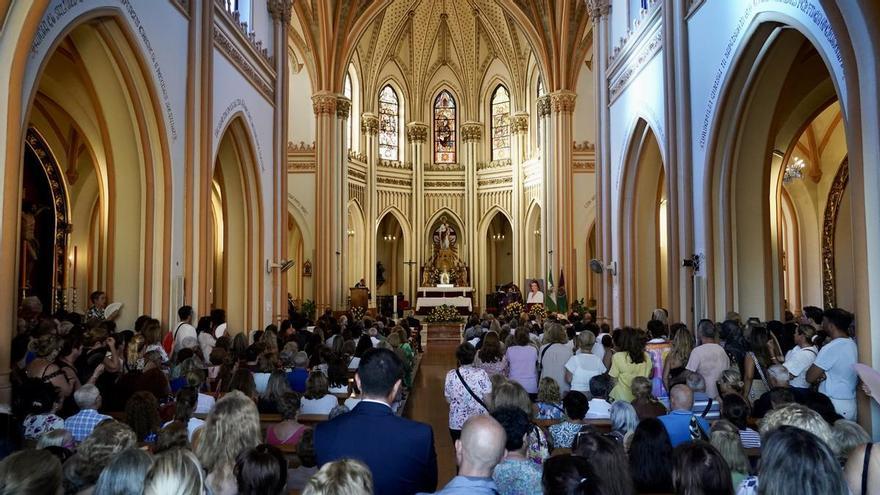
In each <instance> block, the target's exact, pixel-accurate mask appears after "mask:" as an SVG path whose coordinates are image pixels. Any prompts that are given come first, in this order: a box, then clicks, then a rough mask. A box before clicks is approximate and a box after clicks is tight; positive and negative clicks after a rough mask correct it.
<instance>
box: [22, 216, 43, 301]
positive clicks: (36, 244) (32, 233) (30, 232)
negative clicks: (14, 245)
mask: <svg viewBox="0 0 880 495" xmlns="http://www.w3.org/2000/svg"><path fill="white" fill-rule="evenodd" d="M48 209H49V207H48V206H44V207H42V208H39V207H37V205H35V204H32V203H30V202H27V201H25V202H24V203H22V205H21V243H22V250H23V253H22V255H23V258H24V263H25V280H23V282H24V285H25V286H26V288H30V286H31V283H30V282H31V279H32V276H33V275H32V274H33V268H34V264H35V263H36V262H37V259H38V258H39V257H40V241H39V240H38V239H37V219H38V217H39V216H40V214H41V213H43V212H44V211H46V210H48Z"/></svg>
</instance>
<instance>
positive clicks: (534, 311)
mask: <svg viewBox="0 0 880 495" xmlns="http://www.w3.org/2000/svg"><path fill="white" fill-rule="evenodd" d="M529 316H531V317H532V318H534V319H536V320H543V319H545V318H547V310H546V309H545V308H544V305H543V304H532V307H531V308H529Z"/></svg>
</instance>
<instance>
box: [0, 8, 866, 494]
mask: <svg viewBox="0 0 880 495" xmlns="http://www.w3.org/2000/svg"><path fill="white" fill-rule="evenodd" d="M878 26H880V4H878V3H877V2H875V1H873V0H847V1H835V0H797V1H794V0H33V1H31V0H28V1H23V0H7V1H0V67H2V69H3V70H2V72H0V73H2V74H4V76H3V77H0V93H2V94H4V95H5V98H4V102H5V103H4V105H3V106H2V107H3V108H5V111H3V112H0V154H2V156H3V157H4V163H5V165H4V168H3V169H4V170H3V175H2V180H3V185H2V187H0V208H2V211H0V222H2V228H0V246H2V253H3V257H4V259H6V262H5V263H3V264H2V265H0V314H6V315H7V316H6V317H7V323H6V324H4V325H0V349H3V351H2V352H0V403H7V404H8V403H14V402H15V401H14V396H15V387H16V367H17V366H19V365H18V364H17V363H18V360H21V359H24V354H21V355H15V349H16V348H17V347H16V345H17V344H16V342H20V341H21V336H22V335H30V336H31V339H32V341H31V342H30V344H28V342H27V340H25V343H24V346H25V347H26V348H27V349H28V350H30V352H34V351H33V348H34V342H35V341H37V340H39V337H38V334H39V332H38V330H37V329H38V328H42V327H41V325H44V324H43V323H41V322H44V321H46V319H47V318H48V317H50V316H51V317H52V318H55V319H54V320H53V321H55V325H56V326H58V328H59V329H60V328H64V329H65V330H63V331H62V330H53V332H56V333H59V334H60V333H63V332H66V331H69V329H70V328H71V327H73V326H74V325H79V324H80V323H70V324H69V325H66V323H67V322H66V321H65V318H66V316H65V315H73V314H75V315H83V316H82V319H81V320H78V321H81V322H82V325H83V326H84V327H85V328H86V329H88V328H89V326H88V324H87V323H86V321H87V320H89V319H91V318H92V317H93V313H92V312H93V311H95V308H96V306H97V307H98V309H99V310H100V315H101V319H102V320H103V319H104V315H105V310H106V309H107V308H110V307H112V308H113V321H114V328H116V329H117V330H118V331H122V330H131V329H136V327H137V326H138V325H141V324H142V323H143V321H144V320H142V319H141V318H143V317H142V315H147V316H149V317H150V318H152V319H155V321H157V322H158V325H159V327H160V328H161V331H162V334H161V335H165V336H167V335H169V334H170V335H172V337H171V338H172V339H176V335H175V334H174V331H175V330H176V329H178V328H180V322H181V321H182V320H181V318H183V316H179V315H180V314H181V313H179V311H178V310H179V308H181V307H184V306H186V307H189V308H190V311H191V312H192V313H194V316H195V318H194V319H193V321H191V324H192V326H193V327H194V328H195V326H196V323H195V322H196V321H198V320H199V316H201V315H211V318H213V317H214V316H215V315H216V314H219V313H218V311H219V310H224V311H225V315H224V316H223V321H222V325H223V329H224V332H225V335H227V336H228V337H229V339H233V338H234V337H235V336H236V335H244V337H242V338H243V339H244V340H247V339H248V338H250V339H251V341H250V342H247V343H248V345H250V344H251V343H253V338H254V337H253V332H254V331H257V330H259V331H262V330H263V329H266V328H267V327H268V326H274V327H273V328H275V331H278V327H279V326H282V327H283V326H284V325H283V322H285V321H286V322H288V323H287V326H288V327H290V325H291V324H290V321H291V319H292V318H293V317H292V316H291V315H293V314H296V315H300V316H302V318H304V320H303V321H306V320H308V321H309V323H310V325H309V326H308V328H309V329H312V328H313V326H314V325H315V322H316V321H317V320H318V319H319V318H324V317H327V318H331V319H332V318H338V317H340V316H341V315H345V317H346V318H347V319H348V320H353V319H358V320H360V319H361V318H367V319H373V320H374V321H375V320H377V319H382V318H390V319H396V318H402V319H405V320H409V321H411V322H412V323H410V325H412V326H418V327H419V328H422V330H421V334H420V335H419V337H417V339H418V342H412V343H411V345H412V346H414V347H418V348H419V349H420V350H423V351H424V354H423V355H422V358H421V364H420V366H419V367H418V374H415V373H414V377H413V379H412V384H411V385H410V387H411V389H410V390H409V391H408V397H409V399H408V400H407V401H406V402H407V403H406V405H405V407H403V406H402V409H401V411H405V412H404V413H403V414H404V415H405V416H407V417H410V418H411V419H414V420H418V421H425V422H428V423H429V424H431V425H432V426H433V428H434V434H435V438H436V440H435V441H436V447H437V451H438V454H437V456H438V461H437V462H438V463H439V465H440V484H439V485H438V487H437V488H440V487H442V486H443V484H444V483H445V482H447V481H449V480H450V479H451V478H453V477H454V476H455V473H456V457H455V453H454V449H455V448H456V447H455V444H454V443H453V442H452V441H451V440H450V439H449V438H447V435H446V429H447V425H446V421H447V409H446V408H447V407H448V406H447V400H448V396H447V397H446V398H444V395H443V387H444V382H443V379H444V377H445V376H446V372H447V371H448V370H449V369H454V368H455V367H456V355H455V345H457V344H458V343H460V342H461V340H462V336H463V334H462V333H461V329H460V328H458V327H457V326H455V327H454V330H453V332H452V333H453V335H452V337H451V344H452V345H450V337H449V335H441V336H440V337H436V340H432V339H434V338H435V337H433V336H432V335H433V334H431V332H432V330H431V328H432V324H435V323H436V322H441V323H443V322H446V323H448V322H450V321H454V320H455V321H457V320H456V317H460V318H462V320H461V321H462V328H464V321H465V319H467V318H468V316H470V315H476V317H477V318H482V319H484V320H485V318H486V315H494V316H498V315H502V314H505V315H507V314H516V316H517V317H518V316H519V313H518V312H517V310H519V311H522V314H523V315H528V316H530V317H531V318H532V321H534V315H535V313H534V312H533V311H532V309H530V308H534V307H535V306H536V305H537V306H539V307H541V310H540V314H539V317H538V318H539V322H540V321H541V320H543V319H548V321H549V318H551V316H550V313H557V312H558V313H559V318H563V317H564V316H563V315H568V318H570V317H571V315H572V314H574V315H575V316H576V317H577V318H578V320H580V319H581V318H583V316H584V315H585V314H586V315H589V318H590V319H591V321H592V322H594V323H595V324H596V325H601V324H606V325H608V327H609V328H612V329H617V328H636V329H638V328H645V325H646V323H647V322H648V321H649V320H654V319H656V314H657V313H656V312H657V310H658V308H662V310H663V312H664V313H665V316H664V318H663V321H664V322H666V321H667V319H668V322H669V323H670V324H671V323H673V322H676V323H681V324H683V325H685V326H686V327H687V328H689V329H691V331H692V332H696V329H697V328H698V326H699V325H700V324H701V321H704V320H710V322H718V324H719V325H720V324H721V323H722V322H724V321H725V320H729V319H731V318H730V315H731V314H736V315H737V319H738V318H739V317H740V316H741V318H742V321H743V322H745V321H746V320H749V321H751V319H755V321H756V322H773V321H775V322H783V323H789V322H795V321H798V320H799V319H801V318H803V317H805V311H804V308H808V307H810V308H819V309H825V310H828V309H832V308H842V309H845V310H846V311H848V312H849V313H850V314H851V317H852V319H853V321H854V323H853V324H852V328H851V329H850V336H851V337H852V338H853V339H854V341H855V343H856V345H857V359H858V362H859V363H862V364H864V365H867V367H869V368H877V367H878V365H880V338H878V340H876V341H875V340H874V336H873V331H872V329H873V326H874V325H873V323H874V317H875V316H876V317H877V318H878V321H880V262H878V258H877V257H876V256H875V255H872V254H871V253H875V254H876V253H878V252H880V223H878V222H877V218H876V217H874V214H875V213H876V212H877V211H880V167H878V160H877V157H878V156H880V133H878V128H880V84H877V81H878V80H880V64H878V60H880V27H878ZM98 300H101V301H102V302H101V303H100V304H99V303H98ZM107 303H112V304H109V305H108V304H107ZM105 306H106V308H105ZM513 308H517V310H514V309H513ZM875 309H876V310H878V312H877V313H875V312H874V310H875ZM444 311H445V312H446V313H444ZM450 311H451V314H452V316H449V315H447V313H448V312H450ZM530 311H531V312H530ZM109 313H110V311H107V314H108V315H109ZM322 315H324V316H322ZM459 315H460V316H459ZM494 316H490V317H489V319H492V318H494ZM552 318H554V320H553V321H555V318H556V316H553V317H552ZM108 319H110V318H109V316H108ZM566 321H568V320H566ZM571 321H572V323H574V320H571ZM820 322H821V318H820ZM502 324H503V322H502ZM294 325H295V324H294ZM334 325H335V324H334ZM744 325H745V323H744ZM391 326H395V324H393V323H392V324H391ZM440 326H441V327H442V325H440ZM435 327H437V325H435ZM210 328H211V329H212V331H214V330H215V329H216V328H217V326H216V325H213V326H211V327H210ZM407 328H409V327H407ZM514 328H515V327H514ZM499 329H500V327H499ZM297 330H298V329H297ZM325 331H326V330H325ZM436 331H438V332H441V333H442V332H443V331H444V330H436ZM27 332H32V333H30V334H28V333H27ZM33 332H37V333H33ZM199 332H201V330H199ZM380 333H381V329H380ZM386 333H387V332H386ZM392 333H393V332H392ZM135 334H138V332H137V331H136V332H135ZM217 335H219V334H217ZM193 336H194V337H195V336H196V333H195V332H194V333H193ZM327 336H328V335H327V334H324V337H327ZM341 337H342V334H341V333H340V338H341ZM670 337H671V336H670ZM569 338H572V337H569ZM444 339H446V340H444ZM382 340H384V337H382ZM279 342H281V339H280V337H279ZM327 342H328V345H330V344H329V342H330V339H328V340H327ZM152 344H156V342H152ZM423 344H424V345H425V347H427V350H425V349H421V348H422V346H423ZM432 344H436V345H435V346H434V347H435V349H434V353H433V354H432V352H431V351H432V349H431V347H432ZM616 344H617V342H615V345H616ZM508 345H510V344H508ZM282 347H284V346H283V345H282ZM10 349H12V351H13V352H12V353H11V352H10ZM174 349H175V350H176V347H174ZM203 349H204V348H203ZM441 349H442V350H441ZM275 350H276V351H279V349H278V348H277V346H276V348H275ZM299 350H303V348H302V347H300V349H299ZM23 352H24V351H23ZM114 352H115V351H114ZM120 352H121V351H120ZM416 354H419V352H416ZM142 357H143V356H142ZM166 357H167V356H166ZM541 357H542V358H543V354H541ZM203 358H204V360H205V361H208V358H209V356H208V355H205V356H203ZM252 361H253V362H256V358H255V359H254V360H252ZM166 364H167V363H166ZM252 364H253V363H252ZM206 365H207V366H210V363H207V364H206ZM660 368H661V369H662V368H663V366H662V364H661V366H660ZM759 369H760V366H759ZM692 371H693V370H692ZM352 373H353V371H352ZM352 376H354V375H352ZM459 376H460V375H459ZM762 376H763V375H762ZM80 380H82V378H80ZM462 380H463V379H462ZM82 381H83V383H85V380H82ZM861 383H865V384H866V386H867V385H868V384H867V381H864V378H863V382H861ZM877 384H878V385H880V380H878V381H877ZM465 385H466V384H465ZM99 388H100V387H99ZM712 388H714V385H712ZM865 390H867V389H865ZM856 392H857V399H856V400H857V406H856V407H857V412H858V415H857V418H858V419H857V422H858V424H859V425H861V427H862V428H864V429H865V430H866V431H867V433H868V434H869V435H870V436H871V437H872V438H874V439H878V438H880V406H878V403H877V402H876V401H875V400H876V396H875V399H873V400H872V397H871V396H869V395H868V394H866V393H865V391H863V390H862V387H861V386H860V387H859V388H858V390H857V391H856ZM68 394H71V392H68ZM105 395H106V394H105ZM833 398H834V397H832V399H833ZM104 401H105V403H106V402H107V401H108V398H107V397H106V396H105V397H104ZM160 402H161V401H160ZM438 408H439V411H438ZM843 416H844V417H846V418H847V419H850V418H849V416H847V415H843ZM854 417H855V416H854ZM450 428H451V427H450ZM441 437H442V438H441ZM866 455H867V454H866ZM200 458H201V456H200ZM375 475H376V474H375V472H374V476H375ZM378 486H379V485H377V487H378ZM378 492H379V490H377V493H378ZM314 493H318V492H314ZM829 493H831V492H829ZM854 493H855V492H854Z"/></svg>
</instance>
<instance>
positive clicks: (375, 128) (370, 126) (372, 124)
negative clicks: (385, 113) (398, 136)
mask: <svg viewBox="0 0 880 495" xmlns="http://www.w3.org/2000/svg"><path fill="white" fill-rule="evenodd" d="M361 131H363V132H364V134H369V135H373V136H375V135H376V134H379V116H378V115H376V114H375V113H372V112H364V113H363V114H362V115H361Z"/></svg>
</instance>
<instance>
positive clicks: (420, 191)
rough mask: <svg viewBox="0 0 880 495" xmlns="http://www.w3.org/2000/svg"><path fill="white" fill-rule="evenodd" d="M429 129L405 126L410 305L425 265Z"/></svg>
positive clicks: (418, 126)
mask: <svg viewBox="0 0 880 495" xmlns="http://www.w3.org/2000/svg"><path fill="white" fill-rule="evenodd" d="M428 131H429V128H428V126H427V125H425V124H424V123H422V122H410V123H409V124H407V125H406V138H407V140H408V141H409V145H410V156H412V173H413V175H412V180H413V196H412V216H413V219H412V226H413V229H412V233H413V238H412V249H411V251H410V258H409V259H408V260H406V261H414V262H415V264H414V265H412V268H410V266H409V265H407V266H405V267H403V269H404V270H406V274H407V280H408V281H409V282H408V285H409V288H410V291H409V292H408V293H407V297H408V298H409V301H410V304H415V296H416V289H417V288H418V286H419V271H420V269H421V267H422V265H424V264H425V260H424V258H423V255H424V249H423V246H424V242H425V202H424V197H425V181H424V173H425V165H426V164H427V163H430V161H431V158H428V159H427V161H426V156H428V157H430V156H431V149H430V148H429V149H428V150H427V152H426V150H425V143H426V142H427V141H428V133H429V132H428Z"/></svg>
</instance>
